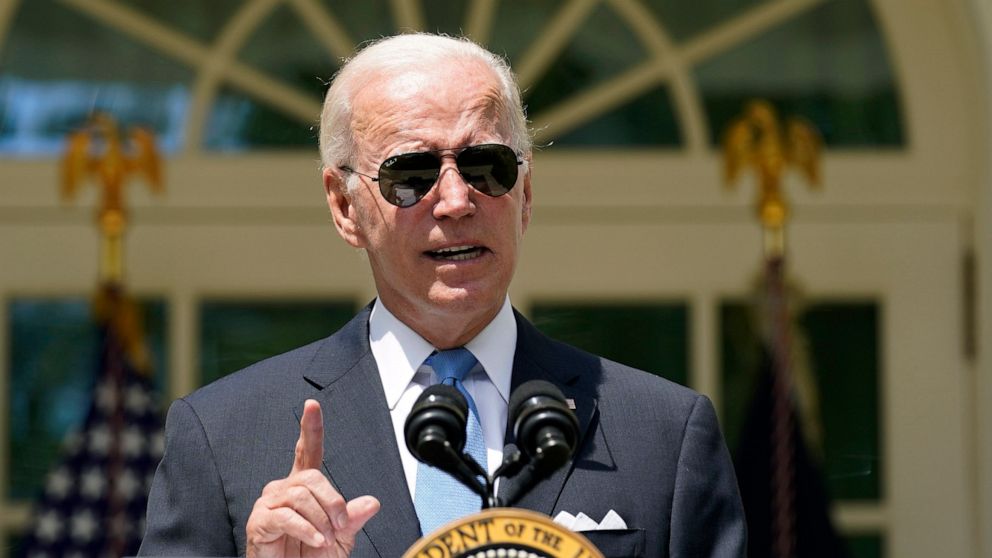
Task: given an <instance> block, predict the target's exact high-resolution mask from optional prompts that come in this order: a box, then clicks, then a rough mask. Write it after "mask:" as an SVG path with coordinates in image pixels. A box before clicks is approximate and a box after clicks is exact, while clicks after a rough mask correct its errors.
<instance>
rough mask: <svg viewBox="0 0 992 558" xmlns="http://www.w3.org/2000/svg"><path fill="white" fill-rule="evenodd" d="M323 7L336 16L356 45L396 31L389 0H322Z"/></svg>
mask: <svg viewBox="0 0 992 558" xmlns="http://www.w3.org/2000/svg"><path fill="white" fill-rule="evenodd" d="M322 4H323V6H324V9H325V10H327V12H328V13H330V14H332V15H333V16H334V17H336V18H337V19H338V20H339V21H340V22H341V25H342V26H343V27H344V28H345V30H346V31H347V32H348V36H349V37H351V40H353V41H355V43H356V46H357V45H358V44H361V43H363V42H365V41H370V40H372V39H378V38H380V37H386V36H389V35H393V34H395V33H396V23H395V22H394V21H393V10H392V8H391V7H390V4H391V3H390V2H341V0H322Z"/></svg>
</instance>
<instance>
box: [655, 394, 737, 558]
mask: <svg viewBox="0 0 992 558" xmlns="http://www.w3.org/2000/svg"><path fill="white" fill-rule="evenodd" d="M670 541H671V548H670V552H669V555H670V556H672V558H678V557H688V556H707V557H721V558H722V557H740V556H745V555H746V553H747V526H746V524H745V520H744V508H743V506H742V505H741V498H740V491H739V490H738V488H737V477H736V475H735V474H734V467H733V464H732V463H731V460H730V453H729V452H728V451H727V446H726V444H725V443H724V440H723V435H722V434H721V433H720V426H719V424H718V423H717V419H716V413H715V412H714V410H713V404H712V403H710V401H709V399H707V398H706V397H704V396H699V397H698V398H697V399H696V402H695V404H694V405H693V407H692V411H690V413H689V419H688V421H687V423H686V428H685V435H684V436H683V438H682V447H681V450H680V452H679V460H678V470H677V473H676V478H675V495H674V501H673V503H672V526H671V539H670Z"/></svg>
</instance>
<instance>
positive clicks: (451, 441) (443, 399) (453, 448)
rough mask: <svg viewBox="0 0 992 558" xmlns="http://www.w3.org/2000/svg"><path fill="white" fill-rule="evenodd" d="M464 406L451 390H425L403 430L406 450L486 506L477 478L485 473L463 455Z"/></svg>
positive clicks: (438, 387)
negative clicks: (444, 473)
mask: <svg viewBox="0 0 992 558" xmlns="http://www.w3.org/2000/svg"><path fill="white" fill-rule="evenodd" d="M467 422H468V402H467V401H466V400H465V396H464V395H462V394H461V392H459V391H458V390H457V389H455V388H454V387H452V386H448V385H444V384H436V385H433V386H430V387H428V388H427V389H425V390H424V392H423V393H421V394H420V397H418V398H417V401H416V402H415V403H414V404H413V409H411V410H410V414H409V415H408V416H407V417H406V423H405V424H404V426H403V433H404V437H405V438H406V447H407V448H408V449H409V450H410V453H411V454H413V456H414V457H415V458H417V460H419V461H422V462H424V463H426V464H428V465H431V466H433V467H437V468H438V469H441V470H442V471H444V472H446V473H448V474H449V475H451V476H453V477H455V478H456V479H458V481H459V482H461V483H462V484H464V485H465V486H467V487H469V488H470V489H472V491H474V492H475V493H477V494H479V496H481V497H482V499H483V502H487V491H486V488H485V487H484V486H483V485H482V483H480V482H479V479H478V478H477V475H481V476H483V477H485V476H487V475H486V470H485V469H483V468H482V466H481V465H480V464H478V463H476V462H475V460H474V459H472V456H470V455H466V454H465V453H464V451H463V450H464V449H465V425H466V423H467Z"/></svg>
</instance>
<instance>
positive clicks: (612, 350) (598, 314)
mask: <svg viewBox="0 0 992 558" xmlns="http://www.w3.org/2000/svg"><path fill="white" fill-rule="evenodd" d="M530 315H531V318H532V319H533V321H534V325H535V326H537V327H538V329H540V330H541V331H543V332H544V333H546V334H547V335H549V336H551V337H553V338H555V339H558V340H560V341H564V342H566V343H570V344H572V345H575V346H576V347H579V348H580V349H584V350H586V351H589V352H591V353H595V354H597V355H600V356H603V357H606V358H608V359H610V360H614V361H617V362H622V363H624V364H626V365H628V366H633V367H634V368H639V369H641V370H646V371H648V372H651V373H654V374H657V375H659V376H663V377H665V378H668V379H669V380H673V381H675V382H678V383H680V384H683V385H685V384H686V383H687V380H688V376H689V354H688V347H689V317H688V316H689V313H688V307H687V306H686V305H685V304H684V303H680V302H670V303H657V302H644V303H624V304H592V303H575V304H567V303H540V302H539V303H536V304H534V306H533V307H532V308H531V313H530Z"/></svg>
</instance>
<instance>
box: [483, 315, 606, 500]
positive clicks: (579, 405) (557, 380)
mask: <svg viewBox="0 0 992 558" xmlns="http://www.w3.org/2000/svg"><path fill="white" fill-rule="evenodd" d="M516 318H517V350H516V353H515V355H514V358H513V380H512V382H511V391H513V390H516V389H517V388H518V387H519V386H520V385H521V384H523V383H524V382H527V381H530V380H545V381H548V382H551V383H553V384H555V385H556V386H558V388H559V389H561V391H562V394H563V395H564V396H565V398H566V399H570V400H572V401H573V402H574V403H575V416H576V418H578V419H579V441H578V447H579V451H581V448H582V446H583V444H584V441H585V440H586V438H587V437H588V436H589V434H590V432H589V425H590V424H591V423H592V422H593V418H594V417H595V416H596V399H595V397H593V396H592V395H591V394H590V393H589V392H588V391H587V390H586V389H583V386H582V383H581V382H580V380H581V379H582V376H583V372H584V370H583V368H582V366H581V365H580V363H579V362H558V361H557V360H555V359H554V358H553V357H554V355H553V354H552V353H553V347H552V342H551V341H550V340H549V339H548V338H547V337H545V336H544V335H543V334H541V333H540V332H539V331H537V329H536V328H534V326H533V325H531V323H530V322H528V321H527V320H526V319H524V318H523V317H522V316H520V315H519V314H517V315H516ZM512 430H513V425H512V424H507V426H506V440H507V442H510V441H514V440H515V438H514V436H513V432H512ZM574 467H575V459H574V458H573V459H571V460H569V462H568V463H566V464H565V465H564V466H563V467H561V468H560V469H558V470H557V471H555V472H554V473H553V474H552V475H551V476H550V477H548V478H547V479H545V480H543V481H541V482H539V483H537V484H536V485H534V487H533V488H531V489H530V491H528V492H527V493H526V494H525V495H524V496H523V497H522V498H521V499H520V500H519V501H518V502H517V503H516V504H515V506H516V507H521V508H527V509H531V510H534V511H539V512H541V513H544V514H545V515H551V512H552V511H554V508H555V504H556V503H557V502H558V497H559V496H560V495H561V491H562V488H564V486H565V481H566V480H567V479H568V477H569V475H570V474H571V472H572V469H573V468H574ZM514 480H515V479H510V480H509V481H508V482H506V483H501V486H500V490H499V492H500V494H505V491H506V489H508V488H509V487H510V486H513V484H514Z"/></svg>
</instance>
